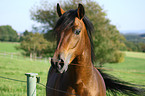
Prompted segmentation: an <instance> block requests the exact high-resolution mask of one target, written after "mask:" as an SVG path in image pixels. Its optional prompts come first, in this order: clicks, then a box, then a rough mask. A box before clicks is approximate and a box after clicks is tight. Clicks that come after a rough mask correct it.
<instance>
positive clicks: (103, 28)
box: [31, 0, 123, 65]
mask: <svg viewBox="0 0 145 96" xmlns="http://www.w3.org/2000/svg"><path fill="white" fill-rule="evenodd" d="M78 3H82V4H83V5H84V7H85V13H86V16H88V17H89V19H90V21H92V23H93V25H94V34H93V39H94V41H93V42H94V47H95V48H94V49H95V55H96V62H97V64H100V65H102V64H104V63H106V62H115V61H119V60H116V59H118V58H115V56H116V54H119V55H118V56H120V57H121V56H122V55H121V53H120V52H118V51H119V48H120V46H121V45H123V44H122V42H120V41H121V35H120V33H119V31H118V30H117V28H116V26H114V25H112V24H110V20H109V19H108V18H106V16H107V15H106V13H105V12H104V10H103V9H102V8H101V7H100V6H99V5H98V4H97V3H96V2H94V1H93V0H86V1H85V2H84V1H83V0H69V1H62V2H61V4H60V5H61V7H62V8H63V9H64V10H66V11H67V10H70V9H76V8H77V6H78ZM44 5H45V6H43V4H42V5H41V8H40V7H37V9H36V10H31V17H32V19H33V20H34V21H37V22H39V23H41V24H42V26H43V30H44V32H46V33H47V34H49V35H50V32H52V29H53V28H54V25H55V23H56V21H57V19H58V16H57V14H56V5H54V6H49V5H50V4H48V3H46V2H45V4H44ZM49 35H48V36H49ZM46 37H47V36H46ZM121 58H122V57H121Z"/></svg>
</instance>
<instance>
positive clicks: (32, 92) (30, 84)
mask: <svg viewBox="0 0 145 96" xmlns="http://www.w3.org/2000/svg"><path fill="white" fill-rule="evenodd" d="M25 75H26V76H27V96H36V75H38V74H37V73H26V74H25Z"/></svg>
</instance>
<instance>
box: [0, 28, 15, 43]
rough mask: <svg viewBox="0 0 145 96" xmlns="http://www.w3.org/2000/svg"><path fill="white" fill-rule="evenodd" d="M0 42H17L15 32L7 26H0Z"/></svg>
mask: <svg viewBox="0 0 145 96" xmlns="http://www.w3.org/2000/svg"><path fill="white" fill-rule="evenodd" d="M0 41H10V42H16V41H18V35H17V32H16V31H15V30H14V29H13V28H12V27H11V26H9V25H5V26H0Z"/></svg>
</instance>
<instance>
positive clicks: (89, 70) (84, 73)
mask: <svg viewBox="0 0 145 96" xmlns="http://www.w3.org/2000/svg"><path fill="white" fill-rule="evenodd" d="M86 39H87V40H85V42H84V43H85V47H84V48H83V49H84V50H83V52H82V54H80V55H79V56H77V57H76V59H75V60H76V61H74V62H73V63H75V64H72V65H70V69H69V74H70V75H69V76H70V78H71V80H74V81H76V80H79V79H82V78H89V77H90V76H92V74H93V69H94V68H93V64H92V61H91V44H90V40H89V37H87V38H86ZM87 80H88V79H87Z"/></svg>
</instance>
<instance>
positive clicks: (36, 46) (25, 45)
mask: <svg viewBox="0 0 145 96" xmlns="http://www.w3.org/2000/svg"><path fill="white" fill-rule="evenodd" d="M48 44H49V43H48V41H47V40H45V39H44V37H43V34H40V33H29V34H27V35H26V36H24V37H23V41H22V42H21V44H20V46H19V48H20V49H22V50H24V51H25V54H26V55H29V56H30V58H36V57H37V56H40V57H42V55H43V54H44V50H46V49H47V47H48Z"/></svg>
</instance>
